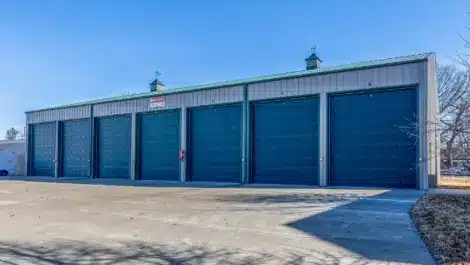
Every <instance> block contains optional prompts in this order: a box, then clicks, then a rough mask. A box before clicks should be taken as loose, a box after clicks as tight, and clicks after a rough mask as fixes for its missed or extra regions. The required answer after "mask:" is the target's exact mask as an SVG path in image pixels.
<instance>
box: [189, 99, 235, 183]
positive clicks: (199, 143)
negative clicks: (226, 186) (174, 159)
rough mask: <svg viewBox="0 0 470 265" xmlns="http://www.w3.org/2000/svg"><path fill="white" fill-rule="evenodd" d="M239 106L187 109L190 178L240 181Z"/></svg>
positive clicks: (194, 179) (196, 179)
mask: <svg viewBox="0 0 470 265" xmlns="http://www.w3.org/2000/svg"><path fill="white" fill-rule="evenodd" d="M241 116H242V113H241V106H240V105H230V106H218V107H206V108H198V109H192V110H191V111H190V139H189V144H190V150H191V154H190V159H191V161H190V178H191V180H192V181H217V182H240V180H241Z"/></svg>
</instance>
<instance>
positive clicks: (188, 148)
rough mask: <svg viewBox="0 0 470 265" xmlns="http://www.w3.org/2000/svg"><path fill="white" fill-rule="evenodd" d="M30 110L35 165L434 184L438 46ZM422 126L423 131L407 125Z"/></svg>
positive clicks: (30, 152)
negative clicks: (411, 129) (433, 50)
mask: <svg viewBox="0 0 470 265" xmlns="http://www.w3.org/2000/svg"><path fill="white" fill-rule="evenodd" d="M306 61H307V70H303V71H297V72H289V73H283V74H277V75H270V76H263V77H257V78H247V79H241V80H235V81H228V82H220V83H213V84H206V85H199V86H191V87H183V88H178V89H168V90H161V89H160V88H161V86H162V84H161V83H160V82H159V81H156V82H153V83H152V84H151V85H152V86H153V87H154V88H155V86H157V87H156V88H157V89H153V90H152V91H150V92H146V93H141V94H135V95H128V96H121V97H113V98H105V99H98V100H94V101H88V102H82V103H76V104H71V105H66V106H58V107H53V108H48V109H41V110H35V111H28V112H26V116H27V118H26V119H27V132H28V133H27V156H26V157H27V162H26V164H27V172H28V175H36V176H39V175H40V176H51V177H91V178H131V179H134V180H140V179H142V180H148V179H149V180H171V181H209V182H212V181H214V182H239V183H276V184H306V185H319V186H328V185H335V186H377V187H398V188H417V189H422V190H425V189H428V188H429V187H433V186H435V185H436V183H437V182H438V179H439V166H440V165H439V153H438V152H436V150H437V149H438V148H437V143H438V142H439V139H438V135H437V134H436V133H435V132H433V130H432V129H433V126H434V124H435V123H434V121H435V120H436V119H437V118H438V114H439V110H438V102H437V87H436V58H435V54H434V53H424V54H417V55H409V56H403V57H396V58H389V59H381V60H375V61H366V62H360V63H354V64H347V65H341V66H333V67H318V66H319V64H320V62H321V61H320V59H319V58H318V57H317V56H316V55H315V54H312V56H310V57H309V58H307V59H306ZM414 124H416V125H417V126H415V130H416V137H412V136H410V135H409V134H407V133H404V132H403V131H402V129H401V128H402V127H410V126H411V125H414Z"/></svg>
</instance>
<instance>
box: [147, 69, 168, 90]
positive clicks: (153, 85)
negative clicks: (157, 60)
mask: <svg viewBox="0 0 470 265" xmlns="http://www.w3.org/2000/svg"><path fill="white" fill-rule="evenodd" d="M160 75H161V74H160V72H158V71H157V72H155V74H154V78H155V79H154V80H153V81H152V83H150V92H158V91H163V90H164V89H165V85H164V84H163V83H162V82H161V81H160V80H159V77H160Z"/></svg>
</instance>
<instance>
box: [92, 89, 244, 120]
mask: <svg viewBox="0 0 470 265" xmlns="http://www.w3.org/2000/svg"><path fill="white" fill-rule="evenodd" d="M155 97H163V98H164V99H165V106H164V107H156V108H151V107H150V98H139V99H132V100H125V101H116V102H108V103H101V104H96V105H95V107H94V116H95V117H100V116H112V115H122V114H129V113H134V112H146V111H157V110H166V109H177V108H182V107H195V106H204V105H213V104H225V103H233V102H241V101H243V87H242V86H236V87H224V88H218V89H211V90H201V91H193V92H187V93H178V94H169V95H161V96H160V95H155Z"/></svg>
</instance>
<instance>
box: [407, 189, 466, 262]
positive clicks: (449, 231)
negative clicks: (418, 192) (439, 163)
mask: <svg viewBox="0 0 470 265" xmlns="http://www.w3.org/2000/svg"><path fill="white" fill-rule="evenodd" d="M411 217H412V219H413V221H414V222H415V224H416V226H417V228H418V230H419V232H420V234H421V236H422V238H423V239H424V241H425V242H426V245H427V246H428V248H429V251H430V252H431V253H432V255H433V256H434V259H435V260H436V262H437V264H442V265H444V264H445V265H451V264H452V265H456V264H470V196H459V195H425V196H423V197H422V198H420V199H419V200H418V202H417V203H416V204H415V206H414V207H413V209H412V210H411Z"/></svg>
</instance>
